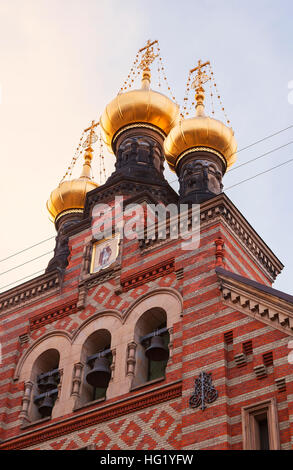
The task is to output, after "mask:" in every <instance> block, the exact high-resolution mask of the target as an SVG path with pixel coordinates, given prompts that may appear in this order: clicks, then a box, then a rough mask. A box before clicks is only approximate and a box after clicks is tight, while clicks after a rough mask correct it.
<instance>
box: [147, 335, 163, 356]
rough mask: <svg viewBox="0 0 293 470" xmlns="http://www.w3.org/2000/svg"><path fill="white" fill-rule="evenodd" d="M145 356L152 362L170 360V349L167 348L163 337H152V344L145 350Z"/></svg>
mask: <svg viewBox="0 0 293 470" xmlns="http://www.w3.org/2000/svg"><path fill="white" fill-rule="evenodd" d="M145 355H146V357H147V358H148V359H150V360H151V361H166V360H167V359H168V358H169V349H168V347H166V346H165V344H164V340H163V338H162V336H158V335H155V336H153V337H152V339H151V344H150V345H149V347H148V348H147V349H146V350H145Z"/></svg>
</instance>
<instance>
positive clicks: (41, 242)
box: [0, 124, 293, 275]
mask: <svg viewBox="0 0 293 470" xmlns="http://www.w3.org/2000/svg"><path fill="white" fill-rule="evenodd" d="M292 128H293V124H292V125H290V126H288V127H285V128H284V129H280V130H279V131H277V132H274V133H273V134H270V135H268V136H266V137H264V138H262V139H259V140H256V141H255V142H253V143H252V144H249V145H247V146H246V147H242V148H241V149H240V150H238V151H237V152H236V153H240V152H242V151H243V150H246V149H248V148H250V147H253V146H254V145H257V144H259V143H261V142H264V141H265V140H267V139H270V138H271V137H274V136H276V135H278V134H281V133H282V132H285V131H287V130H289V129H292ZM291 143H292V142H288V143H287V144H284V145H282V146H280V147H276V148H274V149H272V150H270V151H269V152H266V153H264V154H262V155H259V156H258V157H256V158H254V159H252V160H249V161H248V162H244V163H242V164H240V165H237V166H236V167H235V168H232V169H231V170H230V171H232V170H236V169H237V168H240V167H242V166H244V165H247V164H248V163H251V162H253V161H255V160H258V159H260V158H262V157H264V156H266V155H268V154H270V153H273V152H275V151H276V150H279V149H281V148H283V147H286V146H287V145H290V144H291ZM289 162H290V160H289V161H288V162H285V163H284V164H286V163H289ZM278 166H282V164H281V165H277V166H276V167H274V168H277V167H278ZM274 168H272V169H269V170H266V171H264V172H263V173H259V174H258V175H255V176H253V177H251V178H256V177H257V176H259V175H261V174H264V173H267V172H268V171H271V170H273V169H274ZM244 181H248V179H246V180H243V182H244ZM175 182H178V180H177V179H176V180H173V181H170V182H169V184H172V183H175ZM238 184H241V182H240V183H237V184H236V185H238ZM236 185H233V187H234V186H236ZM231 187H232V186H230V187H229V188H227V189H230V188H231ZM53 238H55V236H52V237H49V238H46V239H45V240H41V241H40V242H38V243H35V244H34V245H31V246H29V247H27V248H24V249H23V250H20V251H17V252H16V253H12V254H11V255H9V256H7V257H6V258H2V259H1V260H0V263H2V262H3V261H6V260H8V259H10V258H13V257H14V256H17V255H20V254H21V253H24V252H26V251H28V250H31V249H32V248H34V247H36V246H38V245H41V244H43V243H45V242H47V241H49V240H52V239H53ZM41 256H45V255H41ZM35 259H36V258H35ZM31 261H33V260H31ZM24 264H26V263H24ZM20 266H22V265H19V266H16V267H15V268H12V269H16V268H17V267H20ZM6 272H8V271H6ZM2 274H5V273H1V274H0V275H2Z"/></svg>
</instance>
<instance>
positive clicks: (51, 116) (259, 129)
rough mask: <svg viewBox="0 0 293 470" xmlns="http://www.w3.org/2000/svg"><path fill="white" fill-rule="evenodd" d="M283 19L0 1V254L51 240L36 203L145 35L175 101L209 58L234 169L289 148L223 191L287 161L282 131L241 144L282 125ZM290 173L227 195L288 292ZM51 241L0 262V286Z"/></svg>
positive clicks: (227, 10) (292, 74)
mask: <svg viewBox="0 0 293 470" xmlns="http://www.w3.org/2000/svg"><path fill="white" fill-rule="evenodd" d="M292 17H293V3H292V2H291V1H287V0H280V1H279V2H277V3H276V2H275V1H271V0H254V1H251V0H247V1H246V2H243V1H240V0H234V1H233V0H225V2H219V1H216V0H201V1H199V0H181V1H180V2H178V0H177V1H173V0H156V1H154V0H148V1H142V0H123V1H122V0H119V1H118V0H61V1H60V0H25V1H23V0H0V54H1V56H0V59H1V60H0V90H1V104H0V156H1V176H2V178H1V184H0V197H1V215H2V224H1V228H2V229H1V234H0V237H1V238H0V242H1V243H0V260H3V259H4V258H6V257H8V256H10V255H12V254H14V253H16V252H18V251H21V250H23V249H25V248H26V247H29V246H31V245H33V244H36V243H38V242H39V241H42V240H45V239H48V238H50V237H54V236H55V229H54V225H53V224H52V222H51V221H50V220H49V217H48V213H47V210H46V200H47V199H48V197H49V195H50V192H51V191H52V189H54V188H55V187H56V186H57V185H58V183H59V181H60V179H61V177H62V176H63V174H64V172H65V170H66V168H67V166H68V164H69V163H70V161H71V159H72V157H73V154H74V151H75V148H76V146H77V144H78V141H79V138H80V135H81V132H82V130H83V129H84V128H85V127H87V126H88V125H89V123H90V122H91V121H92V120H93V119H95V120H98V119H99V117H100V115H101V113H102V112H103V109H104V108H105V106H106V105H107V103H108V102H109V101H110V100H111V99H113V98H114V97H115V95H116V94H117V92H118V90H119V88H120V87H121V85H122V83H123V81H124V79H125V78H126V76H127V74H128V72H129V69H130V66H131V63H132V61H133V59H134V57H135V54H136V52H137V50H138V49H139V48H141V47H142V46H144V44H145V43H146V41H147V40H148V39H152V40H154V39H158V40H159V43H160V48H161V54H162V57H163V59H164V62H165V68H166V74H167V77H168V80H169V83H170V85H171V88H172V89H173V90H174V94H175V96H176V98H177V100H178V101H179V102H180V101H181V102H182V99H183V96H184V91H185V84H186V78H187V73H188V71H189V69H190V68H191V67H193V66H194V65H195V64H196V63H197V61H198V59H202V60H210V62H211V64H212V66H213V69H214V73H215V78H216V81H217V85H218V88H219V91H220V93H221V96H222V100H223V103H224V106H225V109H226V111H227V114H228V116H229V119H230V121H231V124H232V127H233V129H234V132H235V137H236V139H237V142H238V148H239V149H240V150H241V151H240V152H239V155H238V160H237V163H236V165H240V164H243V163H246V162H247V161H248V160H251V159H254V158H256V157H258V156H260V155H262V154H263V153H265V152H269V151H270V150H272V149H275V148H276V147H280V146H282V145H285V144H288V145H286V146H285V147H283V148H282V149H279V150H278V151H275V152H273V153H271V154H269V155H267V156H266V157H264V158H261V159H259V160H257V161H255V162H253V163H251V164H248V165H245V166H242V167H240V168H238V169H235V170H233V171H230V172H229V173H228V174H227V175H225V177H224V179H223V183H224V186H225V187H226V188H229V187H230V186H232V185H234V184H236V183H239V182H241V181H243V180H245V179H247V178H250V177H252V176H254V175H256V174H257V173H260V172H263V171H265V170H267V169H269V168H271V167H273V166H276V165H279V164H280V163H282V162H286V161H287V160H290V159H291V158H293V144H291V143H290V144H289V142H291V141H293V127H292V128H290V129H287V130H286V131H283V132H281V133H279V134H278V135H276V136H274V137H271V138H269V139H266V140H264V141H262V142H260V143H259V144H257V145H253V146H252V147H250V148H249V149H246V150H242V149H243V148H244V147H246V146H248V145H250V144H252V143H254V142H256V141H258V140H261V139H263V138H265V137H267V136H270V135H272V134H274V133H276V132H278V131H280V130H282V129H286V128H288V127H289V126H291V125H293V98H292V94H291V95H290V90H293V82H292V81H293V61H292V52H293V51H292V49H293V40H292ZM290 82H291V83H290ZM105 158H106V171H107V174H108V175H110V173H111V171H112V168H113V162H114V159H113V156H111V155H106V157H105ZM236 165H235V168H236ZM93 170H94V174H95V172H96V174H97V173H98V165H97V163H96V164H95V165H94V168H93ZM292 175H293V162H291V163H289V164H286V165H284V166H281V167H279V168H277V169H275V170H274V171H271V172H268V173H266V174H263V175H261V176H259V177H257V178H253V179H251V180H250V181H246V182H244V183H243V184H239V185H237V186H235V187H233V188H230V189H227V192H226V193H227V195H228V196H229V197H230V198H231V200H232V201H233V203H234V204H235V205H236V206H237V208H238V209H239V210H240V211H241V212H242V214H243V215H244V216H245V217H246V219H247V220H248V221H249V222H250V224H251V225H252V226H253V227H254V229H255V230H256V231H257V233H258V234H259V235H260V236H261V237H262V238H263V240H264V241H265V242H266V243H267V244H268V246H269V247H270V248H271V249H272V250H273V252H274V253H275V254H276V255H277V256H278V257H279V258H280V260H281V261H282V262H283V264H284V265H285V268H284V270H283V272H282V273H281V274H280V275H279V276H278V278H277V280H276V282H275V283H274V287H275V288H277V289H280V290H283V291H285V292H288V293H291V294H293V285H292V278H293V250H292V248H291V242H292V235H291V234H292V230H293V221H292V199H293V198H292V186H293V185H292ZM166 177H167V178H168V180H169V181H170V182H171V181H172V186H173V187H174V189H177V188H178V185H177V183H176V182H173V181H174V179H176V176H175V175H174V174H173V173H171V172H170V171H168V170H166ZM53 247H54V240H53V239H52V238H51V239H50V240H49V241H47V242H45V243H43V244H41V245H38V246H36V247H35V248H33V249H31V250H28V251H25V252H24V253H21V254H19V255H17V256H15V257H12V258H9V259H8V260H6V261H1V262H0V289H1V288H2V290H3V289H4V290H6V289H8V288H9V287H13V285H10V284H11V283H12V282H15V281H17V280H19V279H21V278H24V277H26V276H29V275H31V274H33V273H35V272H38V271H40V270H42V269H44V268H45V267H46V265H47V263H48V261H49V259H50V258H51V256H52V255H51V254H47V255H45V256H42V255H44V254H45V253H48V252H50V250H52V249H53ZM39 256H41V257H40V258H38V257H39ZM34 258H38V259H36V260H34V261H32V262H31V260H32V259H34ZM28 261H30V262H28ZM24 263H25V264H24ZM20 264H23V266H21V267H18V268H16V267H17V266H18V265H20ZM14 268H16V269H14Z"/></svg>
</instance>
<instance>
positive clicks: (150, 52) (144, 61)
mask: <svg viewBox="0 0 293 470" xmlns="http://www.w3.org/2000/svg"><path fill="white" fill-rule="evenodd" d="M157 43H158V41H157V40H156V41H153V42H151V41H150V40H148V41H147V44H146V46H144V47H142V48H141V49H139V51H138V52H139V53H141V52H143V54H142V56H141V60H140V63H139V65H138V68H139V69H141V70H143V71H144V70H149V68H150V65H151V64H152V63H153V62H154V60H155V58H156V57H158V55H159V54H155V53H154V44H157Z"/></svg>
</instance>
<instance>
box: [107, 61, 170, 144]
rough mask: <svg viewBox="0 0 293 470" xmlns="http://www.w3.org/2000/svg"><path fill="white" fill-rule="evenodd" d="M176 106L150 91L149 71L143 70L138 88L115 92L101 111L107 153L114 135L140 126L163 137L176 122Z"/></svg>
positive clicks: (113, 140)
mask: <svg viewBox="0 0 293 470" xmlns="http://www.w3.org/2000/svg"><path fill="white" fill-rule="evenodd" d="M178 118H179V107H178V105H177V104H175V103H174V102H173V101H172V100H170V99H169V98H168V97H167V96H165V95H163V94H162V93H159V92H157V91H154V90H152V89H151V88H150V72H149V70H148V69H147V70H144V72H143V77H142V86H141V89H138V90H131V91H128V92H125V93H119V94H118V95H117V96H116V98H114V99H113V100H112V101H111V102H110V103H109V104H108V105H107V106H106V108H105V110H104V112H103V114H102V116H101V119H100V127H101V132H102V137H103V140H104V142H105V143H106V145H107V146H108V148H109V150H110V151H111V152H113V143H114V142H115V140H116V138H117V137H118V135H120V133H121V132H123V131H124V130H126V129H128V128H130V127H136V125H137V124H142V125H143V126H144V127H150V128H155V129H157V130H158V131H159V132H160V133H162V134H163V137H165V136H166V135H167V134H168V133H169V132H170V130H171V128H172V127H173V126H174V125H175V124H176V123H177V122H178Z"/></svg>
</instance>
